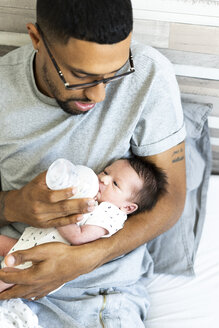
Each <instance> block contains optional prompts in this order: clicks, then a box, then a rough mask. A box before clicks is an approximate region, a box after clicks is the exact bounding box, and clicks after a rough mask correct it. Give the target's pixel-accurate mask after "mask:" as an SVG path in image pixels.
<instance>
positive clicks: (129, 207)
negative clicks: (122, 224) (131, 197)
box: [120, 203, 138, 215]
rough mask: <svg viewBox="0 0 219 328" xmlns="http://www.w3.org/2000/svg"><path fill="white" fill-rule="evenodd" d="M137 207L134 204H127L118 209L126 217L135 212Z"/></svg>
mask: <svg viewBox="0 0 219 328" xmlns="http://www.w3.org/2000/svg"><path fill="white" fill-rule="evenodd" d="M137 209H138V205H137V204H135V203H128V204H126V205H125V206H122V207H120V210H121V211H123V212H125V213H126V214H127V215H128V214H131V213H133V212H135V211H137Z"/></svg>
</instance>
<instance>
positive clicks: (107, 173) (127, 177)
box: [97, 159, 143, 209]
mask: <svg viewBox="0 0 219 328" xmlns="http://www.w3.org/2000/svg"><path fill="white" fill-rule="evenodd" d="M98 178H99V185H100V188H99V192H98V194H97V200H98V202H104V201H107V202H110V203H112V204H114V205H116V206H118V207H119V208H120V209H122V207H125V206H127V204H129V203H130V202H134V198H135V195H136V193H137V192H138V191H139V190H140V189H141V188H142V186H143V182H142V180H141V179H140V177H139V176H138V174H137V173H136V172H135V170H134V169H133V168H132V167H131V165H130V164H129V162H128V161H127V160H123V159H122V160H118V161H116V162H114V163H113V164H111V165H110V166H107V167H106V168H105V170H104V171H103V172H101V173H100V174H98Z"/></svg>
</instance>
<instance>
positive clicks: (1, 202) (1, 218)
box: [0, 191, 8, 227]
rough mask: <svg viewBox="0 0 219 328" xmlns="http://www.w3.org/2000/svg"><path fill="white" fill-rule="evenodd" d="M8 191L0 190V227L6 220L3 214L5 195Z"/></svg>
mask: <svg viewBox="0 0 219 328" xmlns="http://www.w3.org/2000/svg"><path fill="white" fill-rule="evenodd" d="M7 193H8V191H1V192H0V227H3V226H4V225H6V224H7V223H8V222H7V220H6V218H5V215H4V209H5V197H6V195H7Z"/></svg>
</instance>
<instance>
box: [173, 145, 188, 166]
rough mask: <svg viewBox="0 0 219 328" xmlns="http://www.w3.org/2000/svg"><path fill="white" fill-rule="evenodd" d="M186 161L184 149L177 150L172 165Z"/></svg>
mask: <svg viewBox="0 0 219 328" xmlns="http://www.w3.org/2000/svg"><path fill="white" fill-rule="evenodd" d="M184 159H185V156H184V150H183V148H182V147H180V148H178V149H177V150H175V151H174V152H173V154H172V163H177V162H181V161H183V160H184Z"/></svg>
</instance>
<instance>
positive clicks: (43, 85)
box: [35, 35, 131, 115]
mask: <svg viewBox="0 0 219 328" xmlns="http://www.w3.org/2000/svg"><path fill="white" fill-rule="evenodd" d="M45 38H46V40H47V42H49V36H45ZM130 41H131V35H129V36H128V38H127V39H125V40H123V41H121V42H119V43H116V44H113V45H108V44H106V45H105V44H104V45H101V44H98V43H94V42H88V41H83V40H78V39H74V38H71V39H69V41H68V43H67V44H66V45H63V44H60V43H57V44H54V43H50V42H49V43H48V46H49V49H50V51H51V53H52V55H53V56H54V58H55V60H56V62H57V64H58V65H59V67H60V69H61V71H62V73H63V75H64V77H65V79H66V81H67V82H68V83H69V84H83V83H89V82H93V81H95V80H98V79H103V78H107V77H111V76H114V75H115V72H116V71H118V70H119V69H120V68H121V67H122V66H123V65H124V64H125V63H126V62H127V60H128V58H129V47H130ZM35 75H36V82H37V85H38V88H39V89H40V91H41V92H43V93H44V94H46V95H48V96H50V97H53V98H55V99H56V101H57V102H58V104H59V105H60V107H61V108H62V109H63V110H64V111H65V112H67V113H69V114H72V115H77V114H83V113H86V112H88V111H89V110H91V109H92V108H94V106H95V104H96V103H98V102H101V101H103V100H104V98H105V87H106V86H105V85H104V84H103V83H101V84H99V85H96V86H93V87H90V88H84V89H80V90H66V89H65V87H64V84H63V82H62V81H61V79H60V77H59V75H58V73H57V71H56V69H55V67H54V65H53V63H52V61H51V59H50V57H49V55H48V52H47V50H46V48H45V45H44V43H43V41H42V39H41V42H40V48H39V53H37V55H36V64H35Z"/></svg>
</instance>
